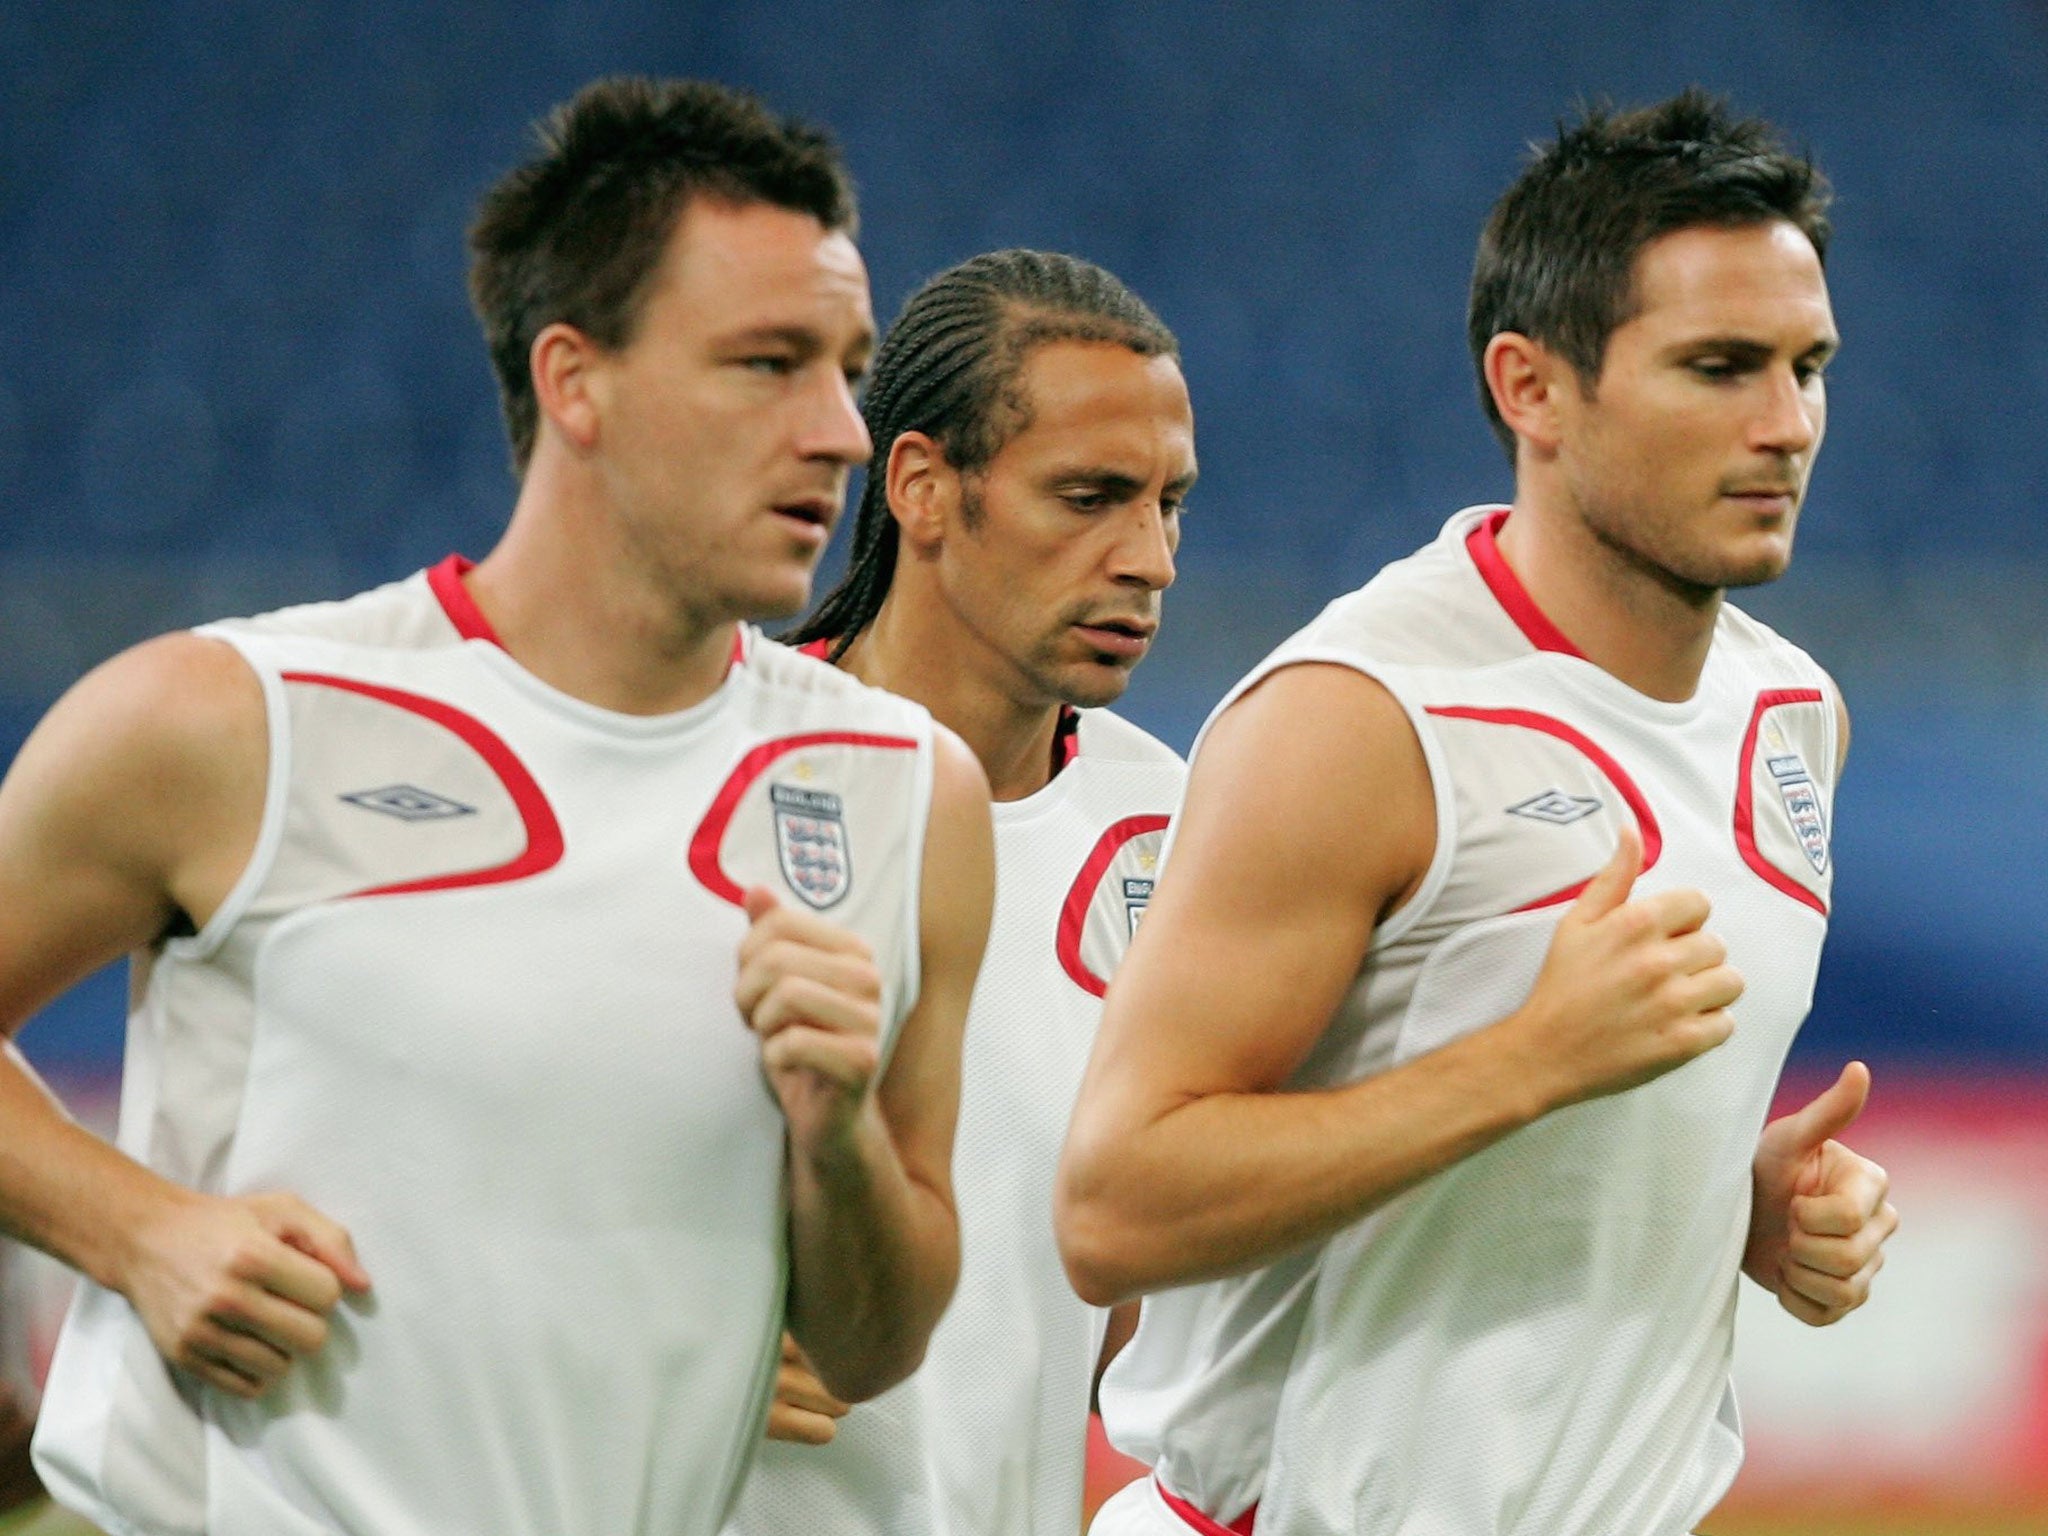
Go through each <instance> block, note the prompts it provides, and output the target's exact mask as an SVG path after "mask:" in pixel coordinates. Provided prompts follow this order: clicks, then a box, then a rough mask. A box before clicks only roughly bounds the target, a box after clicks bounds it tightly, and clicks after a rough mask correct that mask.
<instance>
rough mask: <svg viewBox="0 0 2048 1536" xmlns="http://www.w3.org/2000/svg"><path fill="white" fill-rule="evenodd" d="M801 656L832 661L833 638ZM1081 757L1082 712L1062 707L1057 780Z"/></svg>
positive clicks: (1055, 744)
mask: <svg viewBox="0 0 2048 1536" xmlns="http://www.w3.org/2000/svg"><path fill="white" fill-rule="evenodd" d="M797 651H798V653H799V654H801V655H804V656H815V657H816V658H817V659H818V660H820V661H830V660H831V659H832V638H831V637H830V636H829V635H827V636H824V637H821V638H820V639H817V640H806V641H805V642H804V643H803V644H802V645H800V646H798V647H797ZM1080 755H1081V711H1079V710H1078V709H1076V708H1074V706H1073V705H1071V704H1062V705H1061V706H1060V718H1059V724H1057V725H1055V726H1054V727H1053V730H1052V771H1053V776H1054V777H1055V778H1057V777H1058V776H1059V773H1060V770H1061V769H1062V768H1065V767H1066V766H1067V764H1069V763H1071V762H1072V761H1073V760H1074V759H1075V758H1077V757H1079V756H1080Z"/></svg>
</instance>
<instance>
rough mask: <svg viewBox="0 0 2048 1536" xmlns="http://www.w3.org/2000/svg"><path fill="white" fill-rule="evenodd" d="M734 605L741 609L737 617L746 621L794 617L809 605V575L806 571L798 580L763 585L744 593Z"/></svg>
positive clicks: (758, 621)
mask: <svg viewBox="0 0 2048 1536" xmlns="http://www.w3.org/2000/svg"><path fill="white" fill-rule="evenodd" d="M735 606H736V607H738V608H739V609H740V610H741V611H740V612H739V613H738V615H737V617H739V618H742V619H745V620H746V621H747V622H748V623H756V624H757V623H762V622H767V621H773V620H778V619H793V618H796V617H797V616H798V615H799V614H801V613H803V612H804V610H805V609H807V608H809V607H810V606H811V579H810V576H809V574H808V573H806V574H805V576H804V578H803V580H802V581H800V582H790V583H788V584H786V585H777V586H773V587H763V588H761V589H760V590H759V591H755V592H749V593H746V594H744V595H743V596H742V597H741V598H740V600H739V602H738V603H737V604H735Z"/></svg>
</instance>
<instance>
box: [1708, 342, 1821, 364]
mask: <svg viewBox="0 0 2048 1536" xmlns="http://www.w3.org/2000/svg"><path fill="white" fill-rule="evenodd" d="M1841 345H1842V338H1841V337H1839V336H1823V337H1821V339H1820V340H1819V341H1816V342H1815V343H1814V344H1813V345H1812V346H1810V347H1808V348H1807V349H1806V350H1805V351H1804V352H1801V353H1800V354H1799V356H1801V357H1802V358H1829V357H1833V356H1834V355H1835V353H1836V352H1837V351H1839V350H1840V348H1841ZM1673 350H1674V351H1675V352H1676V353H1677V354H1678V355H1680V356H1683V357H1704V356H1707V355H1708V354H1710V353H1719V354H1721V355H1723V356H1725V357H1726V358H1727V359H1728V360H1729V361H1730V362H1732V363H1748V364H1752V365H1754V364H1758V363H1765V362H1768V361H1770V359H1771V357H1772V356H1773V355H1774V354H1775V353H1776V352H1777V350H1778V349H1777V348H1776V347H1774V346H1771V345H1770V344H1769V343H1768V342H1762V341H1758V340H1756V339H1755V338H1754V337H1749V336H1702V337H1699V338H1697V339H1695V340H1692V341H1687V342H1682V343H1680V344H1679V345H1678V346H1677V347H1676V348H1674V349H1673Z"/></svg>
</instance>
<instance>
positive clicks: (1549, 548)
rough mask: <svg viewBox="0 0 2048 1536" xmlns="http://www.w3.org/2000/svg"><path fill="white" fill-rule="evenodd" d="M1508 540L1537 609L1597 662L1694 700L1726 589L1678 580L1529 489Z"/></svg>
mask: <svg viewBox="0 0 2048 1536" xmlns="http://www.w3.org/2000/svg"><path fill="white" fill-rule="evenodd" d="M1499 545H1500V552H1501V555H1502V558H1504V559H1505V560H1506V561H1507V562H1508V565H1509V568H1510V569H1512V570H1513V571H1514V573H1515V576H1516V579H1517V580H1519V581H1520V582H1521V583H1522V585H1523V587H1524V588H1525V589H1527V591H1528V593H1529V596H1530V597H1531V598H1532V599H1533V600H1534V601H1535V603H1536V606H1537V607H1538V608H1540V609H1542V610H1543V612H1544V614H1545V616H1546V617H1548V618H1549V620H1550V621H1551V622H1552V623H1553V624H1555V625H1556V626H1557V627H1558V628H1559V629H1560V630H1562V631H1563V632H1564V635H1565V637H1566V638H1567V639H1568V640H1570V641H1571V643H1572V644H1573V645H1575V646H1576V647H1578V649H1579V651H1580V652H1581V654H1583V655H1584V656H1585V658H1586V659H1587V660H1588V661H1590V662H1592V663H1593V664H1594V665H1595V666H1596V667H1599V668H1600V669H1601V670H1602V671H1605V672H1608V673H1611V674H1612V675H1613V676H1615V677H1616V678H1618V679H1620V680H1621V681H1622V682H1624V683H1626V684H1628V686H1629V687H1631V688H1633V689H1635V690H1636V691H1637V692H1638V693H1642V694H1647V695H1648V696H1649V697H1651V698H1653V699H1663V700H1665V701H1667V702H1671V703H1680V702H1683V701H1684V700H1686V699H1689V698H1691V697H1692V696H1693V693H1694V692H1695V691H1696V690H1697V689H1698V687H1699V682H1700V674H1701V673H1702V672H1704V671H1705V670H1706V665H1707V652H1708V650H1709V648H1710V647H1711V646H1712V645H1713V642H1714V626H1715V624H1716V623H1717V622H1718V621H1719V619H1720V616H1721V599H1722V593H1721V591H1720V589H1718V588H1713V589H1702V588H1697V587H1690V586H1687V585H1685V584H1683V583H1679V582H1675V581H1673V580H1672V579H1671V577H1670V576H1669V575H1668V574H1667V573H1665V572H1663V571H1660V570H1657V569H1655V568H1654V567H1652V566H1650V565H1648V564H1647V563H1646V562H1645V561H1643V560H1642V559H1641V558H1640V557H1638V556H1635V555H1633V554H1631V553H1629V552H1628V551H1625V550H1620V549H1616V548H1615V547H1614V546H1613V545H1612V544H1610V543H1608V542H1606V541H1605V540H1603V539H1601V538H1600V537H1599V536H1598V535H1597V534H1595V533H1594V532H1593V530H1592V529H1591V528H1589V527H1588V526H1587V525H1586V522H1585V520H1584V519H1583V518H1581V517H1579V516H1577V515H1576V514H1575V513H1573V512H1572V511H1570V510H1569V509H1567V508H1565V507H1563V506H1561V505H1560V504H1558V503H1557V502H1556V501H1555V500H1551V499H1546V498H1544V497H1541V496H1538V495H1531V494H1529V493H1527V492H1526V491H1523V492H1520V493H1518V494H1517V496H1516V498H1515V508H1514V512H1513V513H1512V514H1511V515H1510V516H1509V518H1508V520H1507V524H1506V526H1505V527H1503V528H1502V529H1501V531H1500V537H1499Z"/></svg>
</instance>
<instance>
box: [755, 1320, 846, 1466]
mask: <svg viewBox="0 0 2048 1536" xmlns="http://www.w3.org/2000/svg"><path fill="white" fill-rule="evenodd" d="M849 1407H850V1405H849V1404H846V1403H842V1402H841V1401H839V1399H838V1398H836V1397H834V1396H833V1395H832V1394H831V1393H830V1392H828V1391H826V1390H825V1384H824V1383H823V1382H822V1381H820V1380H818V1374H817V1372H815V1371H813V1370H812V1369H811V1362H810V1361H809V1360H808V1359H807V1358H805V1356H804V1352H803V1350H802V1349H801V1348H799V1347H798V1345H797V1342H796V1340H795V1339H793V1338H791V1337H790V1336H789V1335H788V1334H786V1333H785V1334H784V1335H783V1336H782V1364H781V1365H780V1366H778V1367H777V1368H776V1372H775V1401H774V1402H772V1403H770V1404H769V1405H768V1438H769V1439H770V1440H787V1441H789V1442H790V1443H791V1444H793V1445H830V1444H831V1443H832V1437H833V1436H834V1435H836V1434H838V1433H839V1421H840V1420H841V1419H843V1418H845V1417H846V1415H847V1412H848V1410H849Z"/></svg>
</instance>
